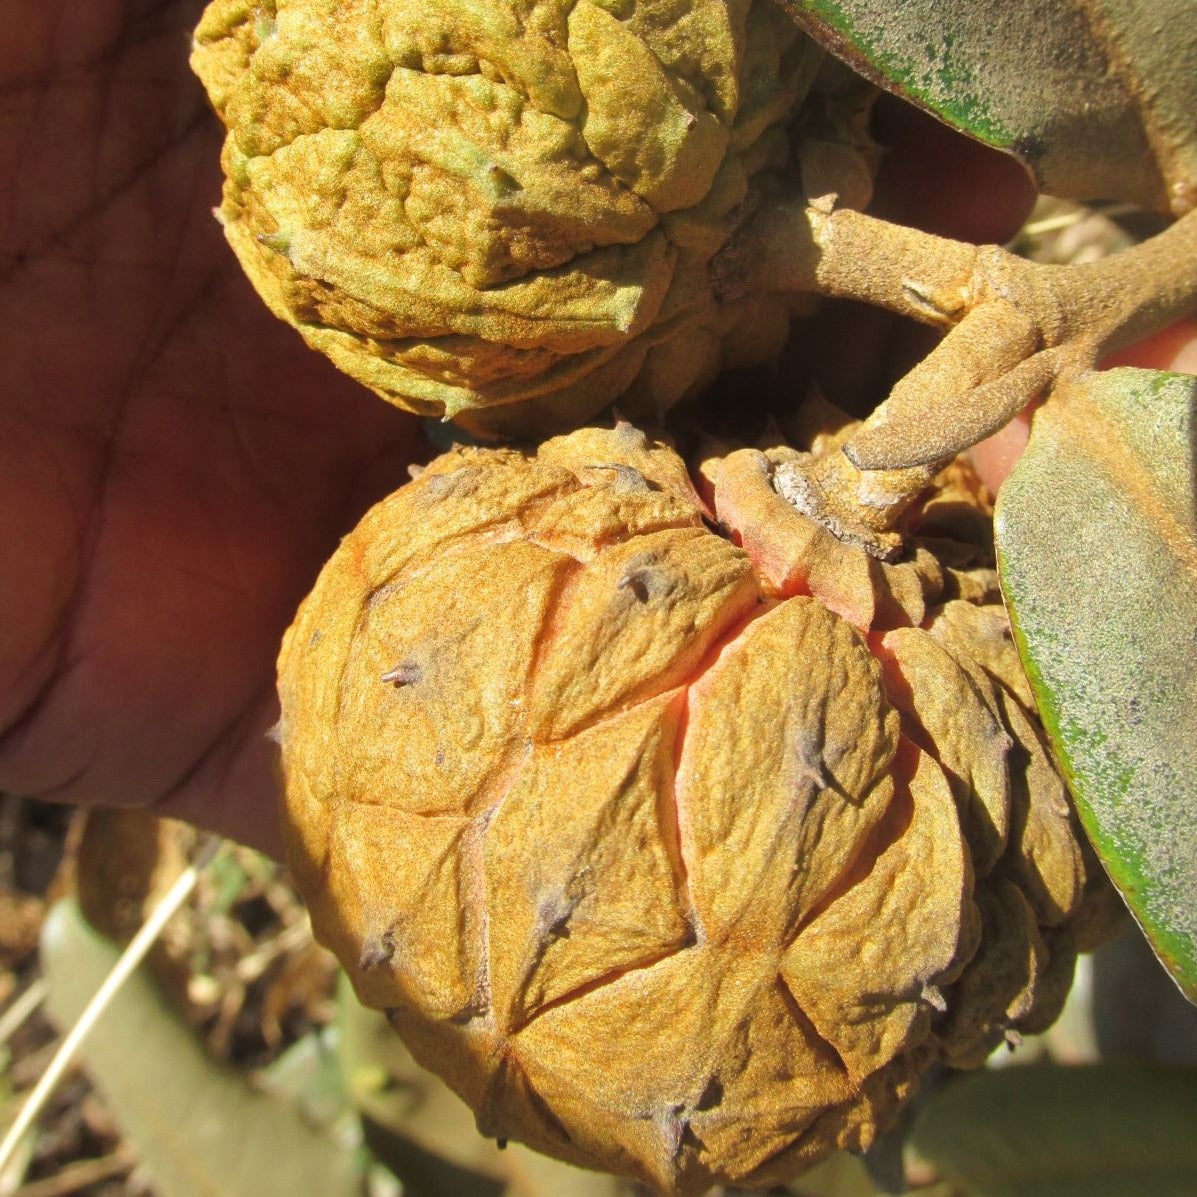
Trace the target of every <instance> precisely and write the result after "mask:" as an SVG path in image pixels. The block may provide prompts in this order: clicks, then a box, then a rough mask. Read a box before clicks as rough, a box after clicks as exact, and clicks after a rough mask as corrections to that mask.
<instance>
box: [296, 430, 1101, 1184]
mask: <svg viewBox="0 0 1197 1197" xmlns="http://www.w3.org/2000/svg"><path fill="white" fill-rule="evenodd" d="M844 435H845V430H841V431H840V432H839V433H836V434H824V435H822V436H819V437H816V438H815V440H814V442H813V445H812V449H811V452H812V453H814V454H816V455H818V454H822V453H827V452H833V451H838V445H839V444H840V443H841V442H842V438H843V436H844ZM802 460H804V454H802V453H799V452H798V451H797V450H795V449H792V448H789V447H788V446H779V447H775V448H770V449H767V450H764V451H762V450H758V449H738V450H735V451H730V452H723V451H719V452H713V453H711V454H710V455H708V457H707V459H706V460H705V461H703V462H702V463H701V465H700V467H699V468H698V469H697V470H696V472H695V475H694V477H695V478H697V479H698V484H697V488H696V486H695V484H694V482H692V479H691V475H690V473H689V472H688V470H687V468H686V465H685V464H684V462H683V461H682V459H681V458H680V457H679V456H678V455H677V454H676V453H675V452H674V451H673V450H672V449H671V448H670V447H669V446H667V445H666V444H664V443H661V442H657V441H654V440H651V439H649V438H648V437H647V436H646V435H645V434H644V433H643V432H641V431H639V430H638V429H636V428H634V427H633V426H632V425H631V424H628V423H626V422H622V421H621V422H618V423H617V424H616V425H615V427H614V428H608V429H600V428H586V429H582V430H580V431H577V432H574V433H572V434H570V435H568V436H562V437H558V438H555V439H552V440H548V441H546V442H544V443H543V444H542V445H541V446H540V447H539V449H538V450H536V451H531V450H528V451H524V450H520V449H516V448H502V449H494V448H457V449H454V450H453V451H451V452H449V453H447V454H444V455H443V456H441V457H439V458H437V459H436V460H435V461H433V462H432V463H431V464H430V465H429V466H428V467H426V468H425V469H424V470H423V471H422V472H421V473H420V474H419V476H418V477H417V478H415V479H414V480H413V481H412V482H411V483H410V484H408V485H407V486H405V487H403V488H401V489H400V490H399V491H397V492H396V493H395V494H393V495H392V496H390V497H389V498H388V499H386V500H384V501H383V502H382V503H380V504H379V505H378V506H377V507H375V508H374V509H373V510H372V511H371V512H370V513H369V514H368V515H367V516H366V517H365V519H364V520H363V521H362V523H361V524H360V525H359V526H358V528H357V529H355V530H354V531H353V532H352V533H351V534H350V535H349V536H347V537H346V538H345V540H344V541H343V543H342V545H341V547H340V549H339V550H338V551H337V553H336V554H335V555H334V556H333V558H332V559H331V561H330V562H329V563H328V565H327V566H326V568H325V570H324V572H323V573H322V575H321V577H320V580H319V582H318V584H317V586H316V588H315V590H314V591H313V593H312V594H311V595H310V596H309V598H308V599H307V600H306V602H305V603H304V605H303V607H302V608H301V610H300V613H299V615H298V617H297V619H296V622H295V624H294V625H293V627H292V629H291V630H290V632H289V633H288V635H287V638H286V641H285V643H284V646H283V650H282V655H281V657H280V666H279V668H280V694H281V697H282V705H283V715H282V721H281V723H280V727H279V739H280V742H281V745H282V759H283V768H284V774H285V780H286V804H287V826H288V834H289V835H290V838H291V843H290V849H291V859H292V864H293V867H294V869H295V872H296V876H297V880H298V882H299V884H300V887H301V889H302V891H303V892H304V894H305V897H306V900H307V901H308V903H309V905H310V908H311V911H312V917H313V922H314V925H315V928H316V930H317V933H318V935H319V936H320V937H321V938H322V939H323V940H324V942H326V943H327V944H329V945H330V946H331V947H332V948H333V949H334V950H335V951H336V952H337V954H338V956H339V957H340V959H341V961H342V963H343V964H344V966H345V967H346V969H347V971H348V973H349V975H350V977H351V979H352V980H353V982H354V984H355V986H356V988H357V989H358V992H359V994H360V995H361V996H362V998H363V999H364V1000H365V1001H366V1002H367V1003H368V1004H370V1005H373V1006H376V1007H378V1008H380V1009H384V1010H386V1011H387V1013H388V1016H389V1017H390V1020H391V1022H392V1024H393V1025H394V1026H395V1028H396V1029H397V1030H398V1031H399V1033H400V1034H401V1035H402V1036H403V1038H404V1039H405V1041H406V1042H407V1043H408V1045H409V1047H410V1048H411V1050H412V1051H413V1053H414V1054H415V1056H416V1058H417V1059H418V1060H420V1061H421V1062H422V1063H424V1064H425V1065H426V1066H428V1067H430V1068H432V1069H433V1070H434V1071H436V1072H438V1073H439V1074H440V1075H441V1076H443V1077H444V1078H445V1079H446V1080H447V1081H448V1083H449V1084H450V1085H451V1086H452V1087H453V1088H454V1089H455V1090H456V1091H457V1092H458V1093H459V1094H460V1095H461V1096H462V1097H463V1098H464V1099H465V1101H466V1102H468V1103H469V1105H470V1106H471V1107H472V1108H473V1109H474V1110H475V1112H476V1114H477V1118H478V1123H479V1127H480V1129H481V1130H482V1131H483V1133H485V1134H488V1135H491V1136H495V1137H499V1138H513V1139H517V1140H520V1141H523V1142H525V1143H527V1144H529V1145H530V1146H532V1147H534V1148H536V1149H538V1150H540V1151H543V1152H545V1153H547V1154H549V1155H552V1156H556V1157H558V1158H561V1159H564V1160H568V1161H570V1162H573V1163H575V1164H579V1165H582V1166H585V1167H590V1168H598V1169H603V1170H608V1171H612V1172H616V1173H620V1174H624V1175H628V1176H632V1177H636V1178H638V1179H640V1180H642V1181H644V1182H646V1183H648V1184H649V1185H651V1186H653V1187H654V1188H655V1189H657V1190H659V1191H662V1192H665V1193H679V1194H691V1193H699V1192H702V1191H704V1190H705V1189H707V1188H708V1187H710V1186H711V1185H713V1184H717V1183H735V1184H738V1185H743V1186H750V1187H751V1186H765V1185H769V1184H775V1183H778V1182H780V1181H783V1180H786V1179H788V1178H789V1177H791V1176H792V1175H794V1174H795V1173H796V1172H799V1171H801V1170H802V1168H804V1167H805V1166H807V1165H809V1164H810V1163H812V1162H814V1161H816V1160H817V1159H819V1158H821V1157H822V1156H824V1155H826V1154H827V1153H828V1152H830V1151H832V1150H835V1149H838V1148H844V1147H848V1148H855V1149H859V1148H862V1147H865V1146H867V1145H868V1144H869V1143H870V1142H871V1141H872V1140H873V1138H874V1137H875V1135H876V1134H877V1133H878V1131H879V1130H880V1129H883V1128H885V1127H886V1126H887V1125H889V1124H890V1123H891V1122H892V1121H893V1119H894V1117H895V1115H896V1113H897V1111H898V1110H899V1109H900V1107H901V1105H902V1104H903V1102H904V1101H905V1100H906V1099H907V1098H908V1097H909V1096H910V1095H911V1094H912V1093H913V1092H914V1091H915V1090H916V1088H917V1086H918V1082H919V1077H920V1075H921V1074H922V1073H923V1072H924V1071H925V1070H926V1069H927V1067H928V1066H929V1065H931V1064H932V1063H934V1062H936V1061H942V1062H945V1063H947V1064H949V1065H954V1066H961V1067H967V1066H976V1065H979V1064H980V1063H982V1062H983V1061H984V1059H985V1058H986V1056H987V1055H988V1053H989V1052H990V1051H991V1050H992V1049H993V1047H994V1046H995V1045H996V1044H998V1043H1000V1042H1001V1040H1002V1038H1003V1036H1006V1037H1013V1036H1015V1035H1016V1034H1017V1033H1018V1032H1020V1031H1022V1032H1034V1031H1036V1030H1039V1029H1043V1028H1045V1027H1046V1026H1047V1025H1048V1024H1049V1023H1050V1022H1051V1020H1052V1019H1053V1018H1054V1017H1055V1016H1056V1014H1057V1013H1058V1011H1059V1008H1060V1006H1061V1004H1062V1002H1063V1000H1064V997H1065V995H1066V993H1067V990H1068V986H1069V984H1070V982H1071V976H1072V970H1073V964H1074V961H1075V955H1076V952H1077V951H1078V950H1079V949H1082V948H1084V947H1086V946H1087V945H1090V944H1092V943H1093V942H1095V940H1096V939H1097V938H1099V937H1100V935H1101V932H1102V927H1103V924H1104V923H1105V922H1106V921H1107V920H1108V918H1109V910H1110V907H1109V899H1108V891H1107V889H1106V887H1105V886H1104V884H1103V878H1102V875H1101V872H1100V869H1099V868H1098V867H1097V866H1096V865H1095V864H1094V863H1093V862H1092V858H1091V856H1090V855H1089V854H1088V849H1087V848H1086V847H1085V845H1084V840H1083V837H1082V836H1081V834H1080V833H1079V830H1078V828H1077V826H1076V823H1075V819H1074V816H1073V815H1072V814H1071V813H1070V806H1069V803H1068V800H1067V796H1066V792H1065V788H1064V785H1063V783H1062V781H1061V780H1060V777H1059V775H1058V773H1057V771H1056V769H1055V767H1054V765H1053V763H1052V760H1051V757H1050V753H1049V749H1048V747H1047V745H1046V741H1045V739H1044V735H1043V732H1042V728H1041V727H1040V724H1039V722H1038V717H1037V716H1036V715H1035V713H1034V705H1033V702H1032V698H1031V694H1030V692H1029V689H1028V685H1027V682H1026V679H1025V677H1024V675H1023V673H1022V669H1021V666H1020V664H1019V662H1018V659H1017V655H1016V652H1015V649H1014V647H1013V645H1012V642H1011V640H1010V635H1009V628H1008V623H1007V620H1006V616H1005V614H1004V611H1003V608H1002V606H1001V603H1000V598H999V595H998V592H997V585H996V578H995V574H994V571H993V568H992V564H993V563H992V532H991V525H990V515H991V512H990V510H989V507H988V502H987V499H986V497H985V495H984V494H983V492H982V489H981V487H980V485H979V483H977V482H976V480H975V478H974V477H973V476H972V475H971V472H970V471H969V469H968V468H967V466H965V465H964V464H962V463H959V462H957V463H954V464H953V465H951V466H949V467H948V468H947V469H945V470H944V471H943V472H942V473H941V474H940V476H939V478H938V479H937V482H936V485H935V487H934V488H932V490H931V491H930V492H929V494H928V496H927V497H925V498H924V499H923V500H922V501H921V502H920V503H919V504H918V505H917V506H916V507H915V508H914V509H912V510H911V511H910V512H909V513H908V514H907V516H906V517H905V523H904V529H903V530H904V534H905V536H906V537H907V541H908V545H909V549H908V551H907V553H906V554H905V555H904V557H903V559H902V560H901V561H899V562H897V563H894V564H885V563H883V562H881V561H879V560H876V559H875V558H873V557H870V556H869V555H868V554H867V553H865V552H864V551H863V550H862V549H860V548H857V547H854V546H852V545H849V544H845V543H843V542H841V541H839V540H837V539H836V538H835V537H833V536H832V535H831V534H830V533H829V532H827V531H826V530H825V529H824V528H823V527H822V526H821V525H818V524H816V523H814V522H813V521H811V520H809V519H807V518H806V517H804V516H802V515H800V514H798V513H797V512H796V511H795V510H794V509H793V508H792V507H791V506H790V505H789V504H788V503H787V502H786V501H785V500H784V499H782V498H781V497H780V496H779V495H778V494H777V492H776V490H775V489H774V487H773V485H772V475H773V471H774V470H775V469H776V468H777V467H778V465H779V464H782V463H784V462H801V461H802Z"/></svg>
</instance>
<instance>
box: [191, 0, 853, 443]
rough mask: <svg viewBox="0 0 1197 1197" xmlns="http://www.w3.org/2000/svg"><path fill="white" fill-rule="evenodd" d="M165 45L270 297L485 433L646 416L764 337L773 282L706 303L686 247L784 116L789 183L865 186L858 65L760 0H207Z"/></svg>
mask: <svg viewBox="0 0 1197 1197" xmlns="http://www.w3.org/2000/svg"><path fill="white" fill-rule="evenodd" d="M192 62H193V65H194V67H195V70H196V72H197V73H198V74H199V76H200V77H201V79H202V80H203V82H204V84H205V86H206V87H207V89H208V93H209V95H210V96H211V99H212V102H213V104H214V106H215V108H216V110H217V112H218V113H219V114H220V116H221V118H222V120H223V121H224V122H225V124H226V125H227V127H228V137H227V139H226V142H225V147H224V158H223V161H224V169H225V174H226V177H227V182H226V185H225V191H224V199H223V203H222V206H221V209H220V216H221V219H222V221H223V223H224V226H225V232H226V234H227V236H228V239H229V241H230V243H231V244H232V247H233V249H234V250H235V251H236V253H237V256H238V257H239V258H240V260H241V263H242V265H243V267H244V268H245V270H246V272H247V273H248V275H249V277H250V279H251V280H252V281H253V283H254V285H255V286H256V287H257V289H258V291H259V292H260V293H261V295H262V297H263V298H264V299H265V301H266V302H267V304H268V305H269V306H270V308H271V309H272V310H273V311H274V312H275V314H276V315H278V316H280V317H281V318H282V319H284V320H286V321H288V322H289V323H291V324H293V325H295V326H296V327H297V328H298V329H299V331H300V332H301V333H302V334H303V336H304V338H305V339H306V340H307V341H308V342H309V343H310V344H311V345H313V346H315V347H316V348H318V349H320V350H322V351H323V352H324V353H326V354H327V355H328V356H329V357H330V358H331V359H332V360H333V361H334V362H335V363H336V364H337V365H338V366H339V367H340V368H341V369H343V370H345V371H346V372H347V373H349V374H351V375H352V376H353V377H355V378H357V379H359V380H360V381H361V382H363V383H365V384H366V385H367V386H369V387H370V388H372V389H373V390H374V391H376V392H377V393H378V394H380V395H382V396H383V397H384V398H387V399H389V400H391V401H392V402H395V403H397V404H399V405H400V406H402V407H406V408H409V409H411V410H414V411H417V412H420V413H422V414H425V415H433V416H441V415H445V416H448V417H456V418H458V420H459V421H460V422H462V423H464V424H467V425H468V426H470V427H472V428H474V429H475V430H481V431H485V432H487V433H512V432H519V433H521V434H537V435H543V434H544V433H545V431H546V430H554V431H556V430H564V429H565V428H566V427H572V426H575V425H576V424H577V423H579V422H581V421H582V420H584V419H586V418H588V417H590V416H591V415H593V414H594V413H595V412H597V411H599V410H600V409H601V408H602V407H604V406H605V405H606V404H608V403H610V402H611V400H612V399H614V398H616V397H617V396H618V397H620V402H621V405H622V407H623V410H625V411H628V412H632V411H646V412H651V413H656V412H659V411H661V410H663V409H664V408H665V407H667V406H669V405H670V404H671V403H673V402H675V401H676V400H677V399H678V398H679V397H681V396H683V395H686V394H688V393H691V392H693V391H694V390H696V389H697V388H698V387H699V386H701V385H702V384H703V383H704V382H707V381H709V380H710V379H711V378H712V377H713V375H714V373H715V372H716V370H717V369H718V368H719V367H720V366H721V365H725V364H736V363H738V362H745V361H753V360H760V359H762V358H764V357H766V356H768V355H770V354H772V353H773V352H775V351H776V350H777V349H778V348H779V347H780V345H781V343H782V340H783V339H784V336H785V333H786V328H787V321H788V309H789V307H790V305H791V301H790V300H789V299H787V298H784V297H778V296H765V295H762V294H760V293H750V294H748V295H746V296H744V297H742V298H739V299H737V300H736V301H735V302H728V303H721V302H720V301H718V300H717V298H716V296H715V294H714V291H713V285H712V277H711V263H712V259H713V257H714V255H715V254H716V253H717V251H718V250H719V249H720V248H721V247H722V246H723V244H724V243H725V242H726V241H727V239H728V238H729V236H731V234H732V233H733V232H734V231H735V230H736V229H737V228H739V227H740V226H741V225H742V224H743V223H744V222H745V221H746V220H750V219H751V216H752V213H753V211H754V209H755V207H756V205H757V203H758V202H759V200H760V199H761V197H762V196H765V195H767V194H768V193H769V192H770V191H771V190H774V191H775V190H777V189H779V188H781V189H788V190H789V191H796V190H798V189H799V186H800V184H799V182H798V176H799V168H798V165H797V162H796V160H795V155H794V146H793V145H792V143H791V134H793V135H794V136H795V138H797V139H798V140H800V142H801V145H800V156H801V157H802V159H803V161H804V164H805V167H806V175H807V182H808V184H809V185H810V186H813V187H815V188H816V189H823V188H825V187H827V186H830V183H828V180H829V179H831V178H834V179H835V185H834V189H835V190H837V191H838V192H839V193H840V199H839V202H840V203H841V204H858V203H861V202H863V199H864V197H865V195H866V193H867V189H868V170H867V169H866V168H865V166H864V164H863V159H861V158H860V156H859V155H857V154H856V153H855V152H854V151H853V149H852V148H851V146H850V145H849V144H848V143H849V142H853V141H854V140H855V136H856V135H855V134H854V133H853V132H852V131H851V127H854V121H855V119H856V118H858V117H859V116H860V115H861V113H860V111H859V110H860V109H861V107H862V101H861V99H860V94H861V93H860V85H859V83H858V82H857V81H853V82H851V83H849V82H847V81H846V80H847V79H848V78H849V77H848V76H847V74H846V72H844V71H842V69H841V68H836V67H834V66H832V65H831V64H827V63H825V62H824V60H823V59H822V56H821V53H820V51H819V50H818V49H817V48H816V47H815V46H814V44H813V43H812V42H810V41H809V40H808V39H806V38H805V37H804V36H803V35H802V34H800V33H799V32H798V30H797V29H796V27H795V26H794V24H793V22H792V21H791V20H790V19H789V18H788V17H786V15H785V14H784V13H783V12H782V10H781V9H780V7H779V6H777V5H776V4H775V3H773V0H601V2H598V0H262V2H261V3H259V4H250V3H246V2H245V0H214V2H213V3H211V4H210V5H209V7H208V9H207V11H206V12H205V13H204V16H203V19H202V20H201V22H200V24H199V27H198V29H197V30H196V35H195V50H194V55H193V59H192ZM812 96H813V100H812ZM808 100H809V101H811V102H809V103H804V101H808ZM800 106H801V107H802V121H803V126H802V129H801V130H799V129H798V127H797V125H796V124H795V123H794V122H795V120H796V116H797V113H798V109H799V107H800ZM799 132H800V133H801V137H798V134H799Z"/></svg>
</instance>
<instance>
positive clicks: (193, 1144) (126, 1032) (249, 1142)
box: [41, 900, 361, 1197]
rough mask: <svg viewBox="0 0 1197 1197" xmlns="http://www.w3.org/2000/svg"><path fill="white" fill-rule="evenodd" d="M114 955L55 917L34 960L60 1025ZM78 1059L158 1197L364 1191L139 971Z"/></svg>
mask: <svg viewBox="0 0 1197 1197" xmlns="http://www.w3.org/2000/svg"><path fill="white" fill-rule="evenodd" d="M118 955H119V949H118V948H116V947H115V946H114V945H113V944H111V943H110V942H109V941H108V940H106V939H104V938H103V937H101V936H100V935H99V934H97V933H96V932H95V931H94V930H92V928H91V927H90V926H88V924H87V923H86V922H85V921H84V919H83V917H82V915H80V913H79V908H78V907H77V906H76V905H75V903H74V902H73V901H70V900H68V901H62V902H59V903H58V904H57V905H56V906H54V908H53V909H52V910H51V911H50V914H49V916H48V917H47V919H46V924H45V928H44V930H43V933H42V947H41V959H42V964H43V967H44V969H45V973H46V978H47V981H48V984H49V995H48V1004H49V1011H50V1014H51V1016H52V1017H53V1019H54V1020H55V1021H56V1022H57V1023H58V1024H59V1025H60V1026H62V1027H69V1026H70V1025H71V1024H73V1023H74V1021H75V1020H76V1019H77V1018H78V1016H79V1014H80V1013H81V1012H82V1010H83V1007H84V1006H85V1005H86V1003H87V1002H88V1000H89V999H90V998H91V996H92V994H93V993H94V992H95V991H96V989H98V988H99V986H100V983H101V982H102V981H103V979H104V977H105V976H106V975H107V974H108V972H109V970H110V969H111V968H112V965H113V963H114V962H115V960H116V959H117V956H118ZM83 1060H84V1062H85V1064H86V1065H87V1070H88V1073H89V1074H90V1075H91V1077H92V1079H93V1080H94V1082H95V1083H96V1085H97V1086H98V1087H99V1088H100V1090H101V1091H102V1092H103V1094H104V1096H105V1097H106V1098H107V1100H108V1102H109V1106H110V1108H111V1110H112V1112H113V1114H114V1116H115V1118H116V1120H117V1123H118V1124H119V1126H120V1128H121V1131H122V1132H123V1133H124V1135H125V1136H126V1137H127V1138H128V1140H129V1142H130V1143H131V1144H132V1146H133V1148H134V1150H135V1151H136V1153H137V1157H138V1159H139V1160H140V1162H141V1163H142V1164H143V1165H144V1167H145V1168H146V1170H147V1171H148V1172H149V1173H150V1174H151V1176H152V1177H153V1180H154V1188H155V1192H157V1193H158V1194H160V1197H295V1194H297V1193H318V1194H320V1197H358V1194H359V1193H360V1192H361V1186H360V1182H359V1176H358V1172H357V1169H356V1167H355V1165H354V1160H353V1152H352V1151H351V1150H349V1149H347V1148H345V1147H344V1146H342V1145H340V1144H338V1143H336V1142H334V1141H333V1140H332V1139H331V1138H328V1137H326V1136H325V1135H323V1134H321V1133H319V1132H318V1131H316V1130H315V1129H314V1128H313V1127H312V1125H311V1124H310V1123H309V1122H308V1121H307V1120H306V1119H305V1118H304V1117H303V1116H302V1115H301V1113H300V1112H299V1110H298V1109H297V1108H296V1107H295V1106H294V1105H292V1104H291V1103H289V1102H287V1101H284V1100H280V1099H279V1098H276V1097H273V1096H270V1095H268V1094H266V1093H261V1092H258V1091H256V1090H254V1089H252V1088H251V1087H250V1085H249V1084H248V1082H247V1081H246V1080H245V1079H244V1078H243V1077H241V1076H240V1075H238V1074H237V1073H235V1072H233V1071H232V1070H230V1069H228V1068H227V1067H224V1066H223V1065H221V1064H219V1063H218V1062H216V1061H215V1060H213V1059H211V1058H210V1057H209V1056H207V1055H206V1054H205V1053H204V1051H203V1048H202V1047H201V1046H200V1044H199V1042H198V1040H197V1039H196V1037H195V1035H194V1034H193V1033H192V1032H191V1031H190V1030H189V1029H188V1027H187V1026H186V1024H185V1023H183V1021H182V1020H181V1019H180V1018H179V1016H178V1015H177V1014H176V1013H175V1012H174V1011H173V1010H172V1009H171V1008H170V1007H169V1006H168V1005H167V1003H166V1001H165V999H164V998H163V996H162V994H161V993H160V991H159V990H158V988H157V986H156V985H155V984H154V982H153V981H152V980H151V979H150V978H149V976H148V975H146V974H145V973H144V972H143V971H138V972H135V973H134V974H133V976H132V977H130V978H129V980H128V981H127V982H126V983H125V985H124V986H123V987H122V988H121V990H120V991H119V993H118V994H117V996H116V998H115V999H114V1000H113V1002H112V1004H111V1005H110V1006H109V1008H108V1009H107V1010H106V1011H105V1013H104V1014H103V1015H102V1017H101V1019H100V1021H99V1022H98V1023H97V1025H96V1027H95V1029H94V1030H93V1031H92V1033H91V1035H90V1036H89V1038H88V1039H87V1040H86V1042H85V1044H84V1046H83Z"/></svg>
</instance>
